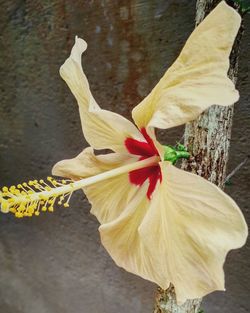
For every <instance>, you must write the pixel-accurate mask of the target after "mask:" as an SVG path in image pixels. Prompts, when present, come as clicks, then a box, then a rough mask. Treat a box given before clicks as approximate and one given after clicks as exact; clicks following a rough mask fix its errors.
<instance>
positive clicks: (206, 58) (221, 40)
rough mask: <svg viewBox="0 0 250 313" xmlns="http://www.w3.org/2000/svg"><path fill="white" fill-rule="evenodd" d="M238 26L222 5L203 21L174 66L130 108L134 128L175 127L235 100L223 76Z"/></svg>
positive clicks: (234, 14)
mask: <svg viewBox="0 0 250 313" xmlns="http://www.w3.org/2000/svg"><path fill="white" fill-rule="evenodd" d="M240 23H241V17H240V15H239V14H238V13H237V12H236V11H235V10H234V9H233V8H231V7H230V6H228V5H227V4H226V3H225V2H224V1H222V2H221V3H220V4H219V5H218V6H217V7H216V8H215V9H214V11H212V12H211V13H210V14H209V15H208V16H207V17H206V18H205V19H204V21H203V22H202V23H201V24H200V25H199V26H198V27H197V28H196V29H195V30H194V31H193V33H192V34H191V36H190V37H189V39H188V40H187V42H186V44H185V46H184V48H183V50H182V51H181V53H180V56H179V57H178V58H177V60H176V61H175V63H174V64H173V65H172V66H171V67H170V68H169V70H168V71H167V72H166V73H165V75H164V76H163V77H162V79H161V80H160V82H159V83H158V84H157V85H156V86H155V88H154V89H153V90H152V92H151V93H150V94H149V95H148V96H147V97H146V98H145V99H144V100H143V101H142V102H141V103H140V104H139V105H137V106H136V107H135V108H134V110H133V112H132V115H133V119H134V121H135V122H136V124H137V125H138V127H140V128H142V127H145V126H149V127H158V128H170V127H174V126H178V125H181V124H185V123H186V122H188V121H191V120H193V119H195V118H196V117H197V116H198V115H199V114H200V113H202V112H203V111H204V110H205V109H207V108H208V107H209V106H211V105H213V104H218V105H224V106H227V105H231V104H233V103H235V102H236V101H237V100H238V98H239V95H238V91H237V90H235V87H234V84H233V82H232V81H231V80H230V79H229V78H228V77H227V72H228V68H229V55H230V52H231V49H232V45H233V43H234V39H235V37H236V35H237V32H238V30H239V27H240Z"/></svg>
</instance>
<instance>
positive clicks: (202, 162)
mask: <svg viewBox="0 0 250 313" xmlns="http://www.w3.org/2000/svg"><path fill="white" fill-rule="evenodd" d="M219 2H220V0H197V4H196V26H197V25H198V24H199V23H200V22H201V21H202V20H203V19H204V18H205V16H206V15H207V14H208V13H209V12H210V11H211V10H212V9H213V8H214V7H215V6H216V5H217V4H218V3H219ZM228 2H229V1H228ZM242 33H243V27H241V29H240V31H239V33H238V36H237V38H236V40H235V44H234V47H233V50H232V53H231V56H230V69H229V77H230V78H231V79H232V80H233V81H234V82H235V83H236V80H237V72H238V56H239V46H240V41H241V37H242ZM232 121H233V106H230V107H222V106H213V107H211V108H210V109H209V110H207V111H206V112H204V113H203V114H202V115H201V116H199V117H198V118H197V119H196V120H195V121H193V122H190V123H188V124H187V125H186V128H185V135H184V138H185V146H186V147H187V148H188V151H189V152H190V153H191V155H192V157H191V158H190V160H188V161H187V160H184V161H183V164H182V168H183V169H184V170H187V171H190V172H193V173H196V174H198V175H200V176H202V177H204V178H206V179H208V180H209V181H211V182H213V183H214V184H216V185H218V186H219V187H221V188H223V187H224V182H225V177H226V166H227V161H228V155H229V146H230V139H231V130H232ZM201 301H202V299H194V300H187V301H186V302H185V303H184V304H182V305H181V306H179V305H177V303H176V300H175V293H174V287H173V286H170V288H168V289H167V290H162V289H161V288H158V289H157V295H156V300H155V308H154V313H198V312H202V311H200V304H201Z"/></svg>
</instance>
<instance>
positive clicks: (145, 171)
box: [125, 128, 162, 200]
mask: <svg viewBox="0 0 250 313" xmlns="http://www.w3.org/2000/svg"><path fill="white" fill-rule="evenodd" d="M141 133H142V135H143V137H144V138H145V140H146V141H139V140H136V139H133V138H127V139H126V140H125V146H126V148H127V150H128V152H129V153H131V154H135V155H138V156H140V158H139V159H140V160H144V159H147V158H150V157H152V156H154V155H157V156H159V153H158V151H157V149H156V147H155V145H154V142H153V140H152V138H151V137H150V136H149V135H148V133H147V131H146V129H145V128H142V129H141ZM147 179H149V187H148V191H147V197H148V199H149V200H150V199H151V196H152V193H153V192H154V190H155V187H156V184H157V181H158V180H160V182H161V180H162V175H161V169H160V166H159V165H158V164H157V165H153V166H148V167H144V168H141V169H138V170H134V171H131V172H129V180H130V182H131V183H132V184H134V185H137V186H141V185H142V184H143V183H144V182H145V181H146V180H147Z"/></svg>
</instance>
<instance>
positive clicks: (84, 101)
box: [60, 37, 143, 152]
mask: <svg viewBox="0 0 250 313" xmlns="http://www.w3.org/2000/svg"><path fill="white" fill-rule="evenodd" d="M86 48H87V44H86V42H85V41H84V40H82V39H80V38H78V37H76V39H75V45H74V46H73V48H72V51H71V54H70V57H69V58H68V59H67V60H66V61H65V63H64V64H63V65H62V66H61V68H60V74H61V77H62V78H63V79H64V80H65V82H66V83H67V85H68V86H69V88H70V89H71V91H72V93H73V94H74V96H75V97H76V99H77V102H78V106H79V111H80V117H81V123H82V129H83V133H84V136H85V138H86V140H87V141H88V142H89V144H90V145H91V146H92V147H93V148H95V149H106V148H109V149H112V150H114V151H119V152H123V151H125V150H126V148H125V146H124V144H123V143H124V140H125V139H126V138H127V137H134V138H138V139H143V137H142V135H141V133H140V132H139V131H138V129H137V128H136V127H135V126H134V125H133V124H132V123H131V122H130V121H128V120H127V119H125V118H124V117H122V116H121V115H119V114H116V113H114V112H110V111H107V110H102V109H100V107H99V106H98V104H97V103H96V101H95V99H94V98H93V96H92V94H91V92H90V89H89V84H88V80H87V78H86V76H85V74H84V72H83V70H82V66H81V55H82V53H83V52H84V51H85V50H86Z"/></svg>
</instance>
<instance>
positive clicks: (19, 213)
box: [15, 212, 23, 218]
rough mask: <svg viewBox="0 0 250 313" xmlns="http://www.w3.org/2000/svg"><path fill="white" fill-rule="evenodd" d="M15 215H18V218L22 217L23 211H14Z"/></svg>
mask: <svg viewBox="0 0 250 313" xmlns="http://www.w3.org/2000/svg"><path fill="white" fill-rule="evenodd" d="M15 217H18V218H20V217H23V213H21V212H16V213H15Z"/></svg>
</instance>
